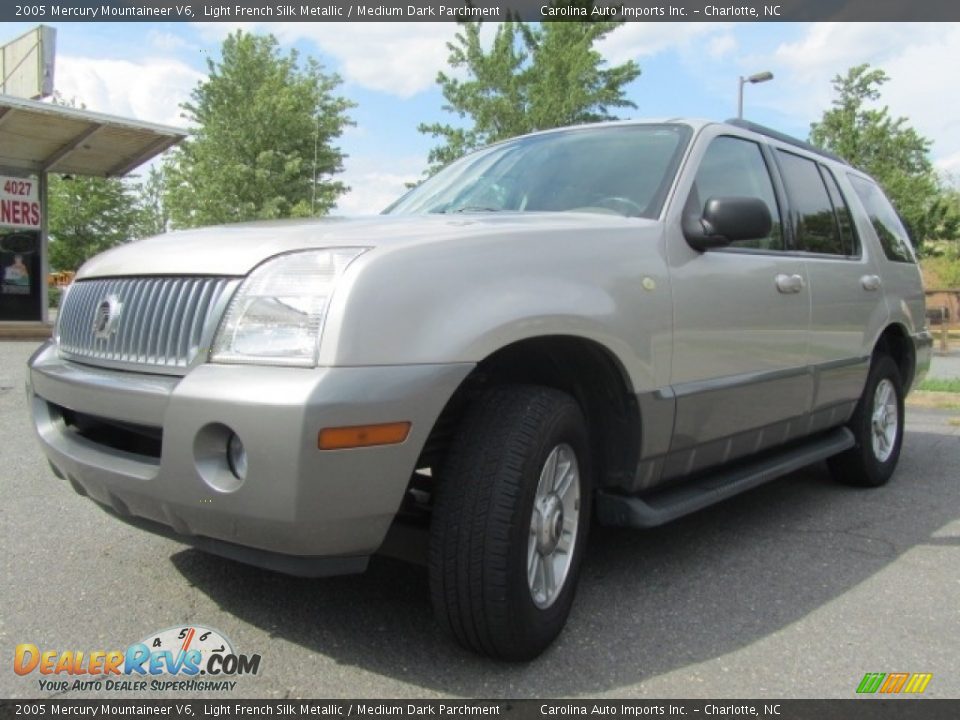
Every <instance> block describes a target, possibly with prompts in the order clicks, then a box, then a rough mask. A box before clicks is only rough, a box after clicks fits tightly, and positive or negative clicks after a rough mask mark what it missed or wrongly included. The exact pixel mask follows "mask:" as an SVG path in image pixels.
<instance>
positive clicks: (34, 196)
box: [0, 175, 40, 230]
mask: <svg viewBox="0 0 960 720" xmlns="http://www.w3.org/2000/svg"><path fill="white" fill-rule="evenodd" d="M37 184H38V183H37V181H36V180H34V179H25V178H15V177H6V176H4V175H0V226H6V227H11V228H30V229H32V230H39V229H40V192H39V190H38V188H37Z"/></svg>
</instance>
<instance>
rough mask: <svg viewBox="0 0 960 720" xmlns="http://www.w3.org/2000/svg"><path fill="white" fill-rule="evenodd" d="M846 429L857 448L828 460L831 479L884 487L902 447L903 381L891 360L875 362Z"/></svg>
mask: <svg viewBox="0 0 960 720" xmlns="http://www.w3.org/2000/svg"><path fill="white" fill-rule="evenodd" d="M849 428H850V430H851V431H853V435H854V438H855V439H856V444H855V445H854V446H853V447H852V448H850V449H849V450H847V451H846V452H843V453H841V454H839V455H837V456H836V457H833V458H831V459H830V461H829V465H830V470H831V472H832V473H833V476H834V477H835V478H836V479H837V480H839V481H840V482H843V483H846V484H848V485H858V486H861V487H879V486H880V485H884V484H886V483H887V481H888V480H890V476H891V475H893V471H894V470H895V469H896V467H897V461H898V460H899V459H900V447H901V445H902V444H903V381H902V379H901V378H900V369H899V368H898V367H897V364H896V363H895V362H894V361H893V359H892V358H891V357H890V356H888V355H878V356H877V357H875V358H874V360H873V363H872V364H871V367H870V374H869V375H868V376H867V384H866V386H865V387H864V389H863V396H862V397H861V398H860V402H859V403H858V404H857V409H856V410H855V411H854V414H853V418H852V419H851V420H850V425H849Z"/></svg>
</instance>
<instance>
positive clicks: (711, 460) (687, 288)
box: [663, 128, 813, 479]
mask: <svg viewBox="0 0 960 720" xmlns="http://www.w3.org/2000/svg"><path fill="white" fill-rule="evenodd" d="M705 133H707V135H706V136H705V137H704V136H701V138H700V141H699V142H698V144H697V147H696V148H695V149H694V151H693V153H692V155H691V157H690V163H689V164H688V166H687V167H688V170H687V172H685V173H684V178H683V179H682V180H681V181H680V184H679V187H678V194H677V196H676V199H675V201H674V202H673V204H672V206H671V209H670V211H669V214H668V218H667V247H668V259H669V263H670V275H671V291H672V295H673V307H674V350H673V364H672V372H671V387H672V390H673V392H674V394H675V398H676V420H675V426H674V433H673V442H672V444H671V447H670V453H669V456H668V458H667V459H666V462H665V464H664V471H663V477H664V479H667V478H669V477H673V476H677V475H686V474H690V473H692V472H696V471H698V470H701V469H703V468H706V467H710V466H713V465H717V464H721V463H724V462H727V461H729V460H733V459H735V458H737V457H741V456H743V455H748V454H752V453H755V452H757V451H758V450H761V449H764V448H767V447H772V446H774V445H778V444H780V443H782V442H785V441H787V440H790V439H793V438H795V437H799V436H800V435H802V434H803V431H804V428H805V421H806V417H807V414H808V413H809V409H810V403H811V400H812V395H813V378H812V375H811V373H810V371H809V369H808V347H807V345H808V340H809V326H810V312H811V302H810V292H809V279H808V277H807V269H806V264H805V261H804V259H803V258H802V257H798V256H797V255H791V254H788V253H787V252H786V248H785V244H784V233H783V223H782V213H781V210H780V205H781V203H780V202H778V194H777V192H775V190H774V181H773V179H772V177H773V176H772V175H771V173H770V168H769V164H770V163H771V161H772V158H771V156H770V154H769V152H768V151H764V150H763V149H762V147H761V145H760V144H758V143H756V142H754V141H752V140H750V139H748V138H743V137H736V136H731V135H726V134H717V131H716V130H713V131H712V130H711V129H710V128H707V130H706V131H705ZM722 196H744V197H757V198H760V199H762V200H764V201H765V202H766V203H767V205H768V207H769V209H770V215H771V217H772V218H773V230H772V232H771V233H770V235H769V236H768V237H765V238H758V239H756V240H749V241H742V242H737V243H734V244H733V245H731V246H730V247H727V248H723V249H719V250H709V251H707V252H698V251H695V250H693V249H692V248H690V246H689V245H687V243H686V241H685V239H684V237H683V234H682V231H681V220H682V215H683V213H685V212H696V213H698V214H699V213H700V212H702V209H703V206H704V204H705V203H706V202H707V201H708V200H709V199H710V198H711V197H722ZM780 197H782V193H781V194H780Z"/></svg>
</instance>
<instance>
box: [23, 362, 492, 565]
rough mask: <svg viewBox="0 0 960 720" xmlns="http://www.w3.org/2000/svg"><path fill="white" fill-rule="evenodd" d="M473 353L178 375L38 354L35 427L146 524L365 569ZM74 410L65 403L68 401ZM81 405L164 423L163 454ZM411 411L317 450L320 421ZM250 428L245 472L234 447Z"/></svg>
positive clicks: (55, 458)
mask: <svg viewBox="0 0 960 720" xmlns="http://www.w3.org/2000/svg"><path fill="white" fill-rule="evenodd" d="M472 368H473V365H472V364H469V363H458V364H444V365H404V366H377V367H343V368H318V369H310V370H307V369H296V368H278V367H261V366H240V365H214V364H207V365H201V366H198V367H196V368H194V369H193V370H191V371H190V372H189V373H188V374H187V375H186V376H184V377H167V376H159V375H142V374H137V373H129V372H121V371H115V370H105V369H100V368H93V367H88V366H85V365H80V364H76V363H71V362H68V361H64V360H62V359H60V358H59V357H58V354H57V351H56V348H55V346H53V344H51V343H48V344H47V345H44V346H43V347H42V348H40V350H38V351H37V353H36V354H35V355H34V356H33V357H32V358H31V360H30V372H29V393H30V395H31V406H32V412H33V419H34V426H35V428H36V431H37V435H38V437H39V439H40V442H41V444H42V445H43V449H44V451H45V452H46V455H47V457H48V458H49V460H50V463H51V465H52V466H53V468H54V470H55V471H56V472H57V474H58V475H61V476H63V477H65V478H67V479H68V480H69V481H70V482H71V484H72V485H73V486H74V488H75V489H76V490H77V491H78V492H81V493H82V494H86V495H88V496H90V497H91V498H92V499H93V500H95V501H96V502H98V503H99V504H101V505H103V506H105V507H106V508H108V509H110V510H111V511H112V512H113V513H115V514H116V515H118V516H120V517H121V518H123V519H126V520H127V521H128V522H132V523H133V524H137V525H139V526H141V527H145V528H146V529H149V530H153V531H154V532H159V533H161V534H165V535H172V536H176V537H178V538H179V539H181V540H183V541H185V542H188V543H193V544H196V545H198V546H200V547H201V548H204V549H206V550H209V551H211V552H214V553H217V554H221V555H226V556H228V557H232V558H234V559H238V560H242V561H245V562H249V563H251V564H255V565H260V566H266V567H271V568H274V569H279V570H282V571H285V572H291V573H294V574H302V575H319V574H333V573H339V572H349V571H354V570H362V569H363V567H364V566H365V564H366V558H367V557H368V556H369V555H370V554H371V553H373V552H375V551H376V550H377V549H378V548H379V546H380V544H381V543H382V542H383V539H384V536H385V535H386V532H387V529H388V528H389V526H390V523H391V522H392V520H393V518H394V515H395V514H396V512H397V509H398V508H399V506H400V503H401V501H402V499H403V495H404V493H405V491H406V488H407V484H408V481H409V479H410V476H411V474H412V473H413V471H414V469H415V465H416V461H417V458H418V456H419V453H420V450H421V448H422V447H423V445H424V443H425V441H426V439H427V436H428V435H429V433H430V431H431V429H432V427H433V424H434V422H435V420H436V418H437V416H438V415H439V414H440V411H441V410H442V409H443V406H444V405H445V403H446V401H447V400H448V399H449V398H450V396H451V395H452V394H453V392H454V390H455V389H456V388H457V386H458V385H459V384H460V382H461V381H462V380H463V379H464V378H465V377H466V376H467V375H468V374H469V372H470V371H471V370H472ZM65 410H66V412H65ZM71 412H72V413H83V414H84V415H88V416H91V417H94V418H103V419H107V420H109V421H112V422H116V423H130V424H133V425H136V426H139V427H147V428H157V429H159V430H160V431H162V440H161V445H160V447H161V449H160V452H159V454H158V455H157V456H150V455H143V454H137V453H135V452H128V451H126V450H124V449H119V448H117V447H111V446H109V445H107V444H102V443H99V442H96V441H94V440H91V439H90V438H89V437H86V436H84V435H82V434H79V433H78V432H76V431H75V430H74V429H72V427H71V426H70V425H68V423H67V422H66V417H67V416H68V415H70V413H71ZM404 420H405V421H409V422H411V423H412V425H411V429H410V434H409V435H408V437H407V439H406V440H405V441H404V442H403V443H399V444H396V445H384V446H379V447H369V448H362V449H351V450H333V451H321V450H318V449H317V433H318V432H319V430H321V429H323V428H325V427H339V426H349V425H364V424H375V423H383V422H395V421H404ZM230 432H233V433H235V434H236V435H237V436H239V438H240V439H241V440H242V441H243V444H244V447H245V448H246V451H247V456H248V464H249V469H248V472H247V475H246V478H245V480H244V481H242V482H240V481H238V480H237V479H236V478H235V477H234V476H233V475H232V473H231V471H230V468H229V465H228V463H227V460H226V438H227V437H228V436H229V434H230Z"/></svg>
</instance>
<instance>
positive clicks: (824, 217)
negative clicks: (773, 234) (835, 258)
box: [777, 150, 847, 255]
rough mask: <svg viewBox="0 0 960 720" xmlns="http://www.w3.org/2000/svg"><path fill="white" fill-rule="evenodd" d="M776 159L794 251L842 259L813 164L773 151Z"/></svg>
mask: <svg viewBox="0 0 960 720" xmlns="http://www.w3.org/2000/svg"><path fill="white" fill-rule="evenodd" d="M777 159H778V160H779V162H780V169H781V171H782V172H783V184H784V185H785V186H786V188H787V196H788V197H789V198H790V208H791V209H792V210H793V222H794V238H795V243H796V248H795V249H796V250H802V251H804V252H812V253H825V254H828V255H846V254H847V253H846V252H845V251H844V247H843V241H842V240H841V239H840V230H839V228H838V227H837V217H836V215H834V212H833V203H831V202H830V196H829V195H828V194H827V187H826V185H824V183H823V177H822V176H821V175H820V170H819V168H818V167H817V163H815V162H814V161H813V160H808V159H807V158H804V157H800V156H799V155H794V154H793V153H788V152H784V151H783V150H778V151H777Z"/></svg>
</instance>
